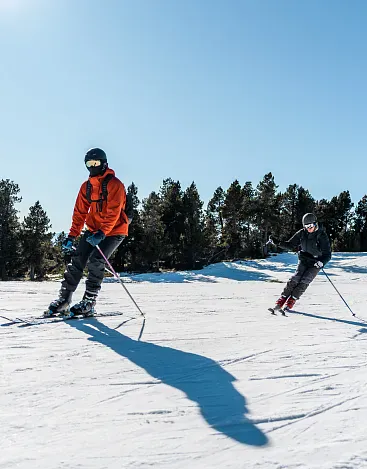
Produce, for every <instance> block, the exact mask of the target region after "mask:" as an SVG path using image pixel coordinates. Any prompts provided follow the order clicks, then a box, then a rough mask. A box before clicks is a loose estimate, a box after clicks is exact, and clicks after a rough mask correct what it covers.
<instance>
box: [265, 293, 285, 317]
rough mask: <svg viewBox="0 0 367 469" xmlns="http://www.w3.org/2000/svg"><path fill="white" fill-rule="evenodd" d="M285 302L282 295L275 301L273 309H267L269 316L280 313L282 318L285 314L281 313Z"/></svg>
mask: <svg viewBox="0 0 367 469" xmlns="http://www.w3.org/2000/svg"><path fill="white" fill-rule="evenodd" d="M286 301H287V297H286V296H284V295H282V296H281V297H280V298H278V299H277V301H276V303H275V306H274V308H269V311H270V312H271V314H276V313H277V311H280V312H281V313H282V315H283V316H285V312H284V311H283V309H282V308H283V306H284V304H285V302H286Z"/></svg>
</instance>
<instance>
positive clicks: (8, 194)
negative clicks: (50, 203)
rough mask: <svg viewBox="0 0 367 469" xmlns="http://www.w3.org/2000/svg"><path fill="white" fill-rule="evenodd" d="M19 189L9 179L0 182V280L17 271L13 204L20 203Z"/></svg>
mask: <svg viewBox="0 0 367 469" xmlns="http://www.w3.org/2000/svg"><path fill="white" fill-rule="evenodd" d="M19 191H20V190H19V187H18V185H17V184H15V183H14V182H12V181H10V180H9V179H6V180H4V179H2V180H1V181H0V279H1V280H7V279H8V278H9V276H12V275H14V274H15V273H17V271H18V267H19V257H18V251H19V246H18V234H19V222H18V218H17V210H16V209H15V204H16V203H18V202H21V200H22V198H21V197H19V196H18V194H19Z"/></svg>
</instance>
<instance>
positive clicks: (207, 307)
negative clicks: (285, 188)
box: [0, 253, 367, 469]
mask: <svg viewBox="0 0 367 469" xmlns="http://www.w3.org/2000/svg"><path fill="white" fill-rule="evenodd" d="M294 267H295V256H294V255H291V254H284V255H280V256H276V257H273V258H270V259H267V260H259V261H249V262H245V261H242V262H236V263H221V264H217V265H213V266H209V267H208V268H206V269H203V270H202V271H198V272H180V273H167V274H156V275H152V274H145V275H136V276H135V275H134V276H130V277H126V278H125V281H126V282H127V284H128V288H129V291H130V292H131V293H132V295H133V296H134V298H135V299H136V301H137V303H138V304H139V306H140V307H141V308H142V310H143V311H144V312H145V314H146V316H147V320H146V323H145V325H144V329H143V330H142V318H141V317H139V314H138V313H137V312H136V311H135V310H134V305H133V304H132V303H131V301H130V299H129V298H128V297H127V296H126V293H125V292H124V290H123V289H122V288H121V286H120V287H119V284H118V283H116V282H114V281H113V280H111V279H108V280H106V282H105V284H104V286H103V289H102V292H101V295H100V299H99V302H98V311H99V312H101V313H109V312H117V311H119V312H123V313H124V315H123V316H116V317H113V316H112V317H98V318H95V319H88V320H78V321H68V322H55V323H50V324H40V325H35V326H29V325H25V324H14V323H11V321H9V320H7V319H4V317H5V318H8V319H10V320H12V319H14V318H16V317H19V318H22V319H25V318H30V317H32V316H40V314H42V311H44V309H45V307H46V306H47V305H48V303H49V302H50V301H51V300H52V299H53V298H54V296H55V295H56V294H57V291H58V288H59V283H58V282H44V283H34V284H31V283H29V282H1V283H0V315H2V316H3V317H2V318H0V334H1V340H0V357H1V359H0V374H1V376H0V378H1V380H0V393H1V394H0V395H1V399H0V410H1V413H0V428H1V432H2V438H1V440H0V441H1V452H0V469H15V468H17V469H33V468H37V469H69V468H70V469H105V468H106V469H117V468H121V467H126V468H127V467H128V468H139V469H143V468H148V467H157V468H173V469H176V468H177V469H183V468H187V467H190V468H194V469H195V468H198V469H199V468H216V467H218V468H221V469H222V468H230V469H232V468H236V469H237V468H244V469H252V468H254V469H255V468H256V469H258V468H261V469H262V468H265V469H267V468H269V469H281V468H282V469H295V468H297V469H362V468H367V447H366V435H367V399H366V397H365V394H366V389H367V372H366V367H367V355H366V352H365V344H366V342H365V341H366V339H367V335H366V332H367V326H366V325H365V324H367V322H366V323H365V322H364V321H367V311H366V310H365V304H366V297H367V294H366V293H365V290H366V289H365V288H364V286H365V285H364V283H365V282H366V281H367V278H365V277H367V276H366V273H367V254H355V253H354V254H341V253H338V254H335V255H334V256H333V259H332V262H331V263H330V265H328V267H327V271H328V273H329V275H330V278H331V279H332V280H333V281H334V282H335V284H336V285H337V287H338V289H339V290H340V292H341V293H342V294H343V296H344V297H345V299H346V300H347V301H348V304H349V305H350V306H351V307H352V309H353V311H354V312H355V313H357V316H358V317H352V315H351V314H350V312H349V311H348V309H347V308H346V307H345V305H344V304H343V302H342V301H341V299H340V298H339V297H338V295H337V294H336V292H335V290H334V289H333V288H332V286H331V285H330V284H329V282H328V281H327V279H326V278H325V277H324V276H323V275H322V274H321V273H320V275H319V276H318V277H317V278H316V280H315V282H314V283H313V284H312V285H311V286H310V287H309V290H308V291H307V292H306V293H305V295H304V297H303V298H302V300H301V301H300V302H299V303H298V304H297V305H296V307H295V311H294V312H291V313H289V317H287V318H284V317H281V316H271V315H270V313H269V312H268V311H267V308H268V307H269V306H271V305H272V304H273V303H274V301H275V300H276V298H277V297H278V296H279V294H280V292H281V290H282V288H283V282H285V281H286V280H287V279H288V277H289V275H290V274H291V272H292V271H293V269H294ZM268 280H269V281H268ZM82 294H83V285H81V286H80V288H79V289H78V293H77V295H76V297H75V301H78V299H79V296H80V297H81V295H82ZM131 317H135V319H133V320H129V321H128V322H126V323H124V321H125V320H126V319H128V318H131ZM119 326H120V327H119ZM116 327H118V329H117V330H116V329H115V328H116ZM141 333H142V337H141V339H140V340H138V338H139V336H140V334H141Z"/></svg>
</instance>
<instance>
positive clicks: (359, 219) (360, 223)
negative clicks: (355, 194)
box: [353, 195, 367, 251]
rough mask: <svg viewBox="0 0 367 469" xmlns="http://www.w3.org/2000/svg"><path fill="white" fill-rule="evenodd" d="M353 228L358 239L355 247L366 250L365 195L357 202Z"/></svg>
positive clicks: (366, 208)
mask: <svg viewBox="0 0 367 469" xmlns="http://www.w3.org/2000/svg"><path fill="white" fill-rule="evenodd" d="M353 229H354V233H355V234H356V238H357V241H358V242H357V245H356V246H355V249H356V250H357V251H367V195H364V196H363V197H362V199H361V200H360V201H359V202H358V204H357V207H356V210H355V219H354V226H353Z"/></svg>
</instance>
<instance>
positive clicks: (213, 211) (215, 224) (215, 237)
mask: <svg viewBox="0 0 367 469" xmlns="http://www.w3.org/2000/svg"><path fill="white" fill-rule="evenodd" d="M224 199H225V192H224V190H223V189H222V187H220V186H219V187H218V188H217V189H216V190H215V192H214V194H213V197H212V198H211V199H210V200H209V202H208V205H207V209H206V211H205V218H204V239H205V246H204V255H205V257H206V259H207V261H206V262H207V263H211V262H213V261H214V260H215V261H218V260H220V259H221V258H222V257H221V256H222V255H223V253H224V251H225V248H224V247H223V243H222V241H223V234H224V222H223V215H222V210H223V205H224Z"/></svg>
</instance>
